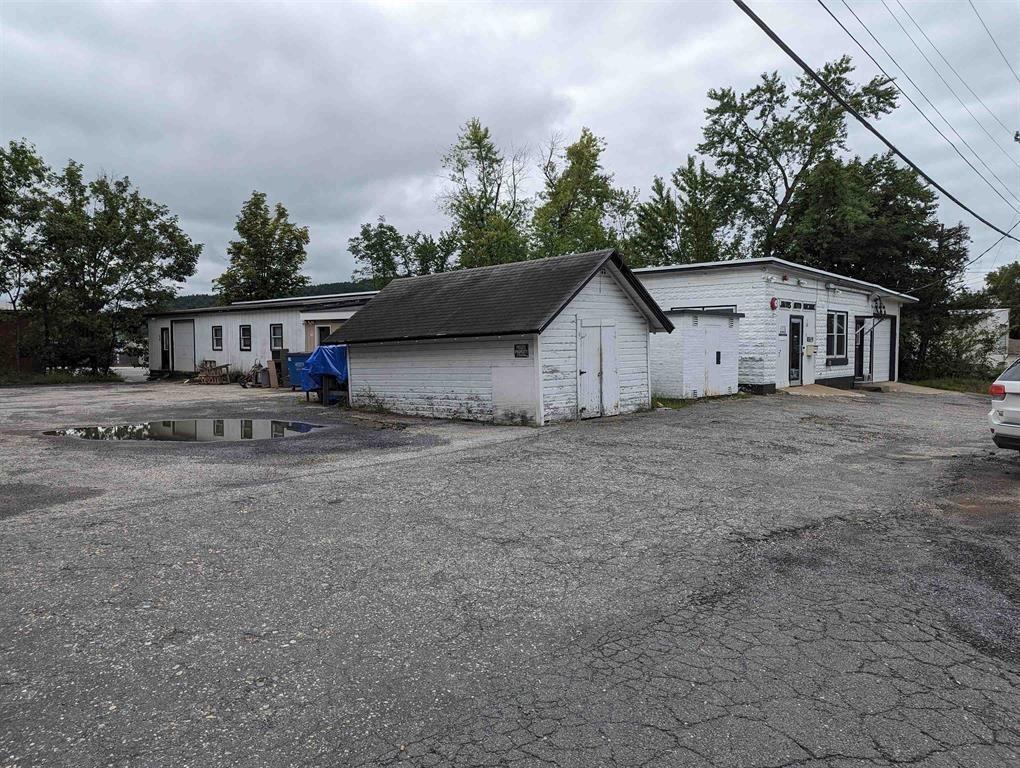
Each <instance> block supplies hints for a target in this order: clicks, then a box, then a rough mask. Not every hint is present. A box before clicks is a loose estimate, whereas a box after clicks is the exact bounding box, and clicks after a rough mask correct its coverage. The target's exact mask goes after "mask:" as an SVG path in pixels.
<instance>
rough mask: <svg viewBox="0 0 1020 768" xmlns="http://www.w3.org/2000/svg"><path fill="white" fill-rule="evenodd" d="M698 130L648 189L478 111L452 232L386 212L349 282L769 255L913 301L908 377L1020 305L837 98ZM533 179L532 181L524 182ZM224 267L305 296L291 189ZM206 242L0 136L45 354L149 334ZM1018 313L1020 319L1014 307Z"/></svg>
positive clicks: (302, 239) (767, 88) (98, 366)
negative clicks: (852, 144) (979, 280)
mask: <svg viewBox="0 0 1020 768" xmlns="http://www.w3.org/2000/svg"><path fill="white" fill-rule="evenodd" d="M821 75H822V77H823V78H824V79H825V80H826V82H828V83H829V84H830V85H831V86H832V87H833V88H834V89H836V90H837V91H838V92H839V93H840V94H841V96H842V97H843V98H844V99H845V100H846V101H847V102H848V103H850V104H851V105H852V106H853V107H854V108H855V109H856V110H857V111H858V112H860V113H861V114H863V115H865V116H867V117H869V118H871V119H873V120H875V119H879V118H881V117H882V116H883V115H886V114H889V113H890V112H892V111H893V110H894V109H895V107H896V94H895V91H894V89H893V87H892V85H891V84H890V83H888V82H887V81H886V80H884V79H881V78H874V79H872V80H869V81H867V82H863V83H858V82H855V81H854V79H853V66H852V62H851V61H850V59H849V58H848V57H843V58H840V59H838V60H836V61H833V62H830V63H828V64H826V65H825V66H824V67H823V68H822V70H821ZM708 98H709V107H708V108H707V109H706V112H705V122H704V126H703V128H702V136H701V141H700V142H699V143H698V144H697V145H696V147H695V151H694V152H693V153H691V154H690V155H688V156H687V157H686V158H685V159H684V162H682V163H680V164H679V166H678V167H677V168H675V169H674V170H672V171H671V172H668V173H663V174H662V175H658V176H655V177H654V178H653V179H652V180H651V183H650V185H649V192H648V194H647V196H645V197H644V198H642V196H641V194H640V193H639V191H638V190H636V189H627V188H624V187H622V186H620V185H618V184H617V183H616V181H615V177H614V174H613V173H611V172H610V171H608V170H607V169H606V168H605V167H604V162H603V158H604V153H605V151H606V142H605V140H604V139H603V138H602V137H599V136H597V135H596V134H595V133H594V132H592V131H591V130H589V129H588V128H583V129H582V130H581V132H580V135H579V136H578V137H577V138H576V140H574V141H572V142H571V143H567V142H566V141H565V140H564V139H563V138H562V137H556V138H554V139H552V140H550V141H549V143H548V144H547V145H546V146H545V147H543V148H542V149H541V151H531V152H529V151H524V150H521V149H519V148H518V149H515V148H513V147H505V146H500V144H499V143H498V142H497V141H496V139H495V138H494V137H493V135H492V133H491V131H490V130H489V128H488V127H486V126H485V125H483V124H482V122H481V121H480V120H478V119H471V120H469V121H468V122H467V123H465V124H464V125H463V126H462V128H461V130H460V132H459V133H458V135H457V137H456V140H455V141H454V143H453V144H452V146H451V147H450V149H449V150H448V151H447V152H446V153H445V154H444V155H443V156H442V157H441V158H440V162H441V166H442V168H443V171H444V173H445V176H446V186H445V189H444V190H443V192H442V194H441V195H440V196H439V197H438V199H437V205H438V208H439V211H440V212H441V213H442V214H443V215H444V216H445V217H446V219H447V221H448V226H447V227H446V228H445V229H444V230H443V231H440V232H438V233H425V232H421V231H417V232H414V233H402V232H400V231H399V230H398V229H397V228H396V227H394V226H393V225H392V224H390V223H389V222H387V220H386V218H385V216H384V215H380V216H379V217H378V219H377V220H375V221H373V222H368V223H365V224H363V225H361V227H360V230H359V231H358V233H357V234H356V235H354V236H353V237H351V238H350V240H349V241H348V249H349V251H350V253H351V255H352V256H353V257H354V259H355V263H356V271H355V273H354V275H353V276H352V280H353V281H354V282H356V283H357V284H359V285H373V286H375V287H382V286H384V285H385V284H386V283H388V282H389V281H390V280H392V279H394V278H398V277H407V276H413V275H421V274H431V273H435V272H442V271H446V270H450V269H458V268H469V267H478V266H486V265H490V264H501V263H507V262H513V261H520V260H524V259H534V258H544V257H547V256H555V255H559V254H563V253H571V252H579V251H589V250H597V249H602V248H617V249H619V250H620V251H621V252H622V253H623V254H624V256H625V258H626V260H627V261H628V263H630V264H631V265H632V266H658V265H668V264H682V263H690V262H697V261H713V260H719V259H733V258H743V257H752V256H778V257H782V258H787V259H790V260H793V261H797V262H799V263H802V264H805V265H807V266H814V267H819V268H822V269H827V270H831V271H834V272H837V273H840V274H845V275H847V276H850V277H856V278H860V279H864V280H867V281H870V282H876V283H880V284H882V285H885V286H886V287H889V288H892V289H894V290H897V291H901V292H905V293H911V294H913V295H916V296H917V297H918V298H919V299H921V301H920V303H919V304H918V305H916V306H910V307H907V308H906V309H905V311H904V316H903V320H902V331H903V335H902V353H903V355H902V356H903V360H902V371H903V374H904V375H905V376H908V377H910V376H914V377H924V376H928V375H932V374H936V373H937V374H945V373H947V372H950V371H947V368H953V371H956V370H958V369H961V368H967V369H968V370H971V369H973V368H974V367H975V366H977V365H978V363H979V360H978V358H979V357H980V355H979V354H978V353H974V354H971V355H970V356H969V357H968V355H966V354H963V355H962V357H961V354H962V353H961V349H960V346H959V344H955V345H954V344H953V343H950V342H951V340H952V339H954V338H957V339H958V338H959V335H960V332H961V331H962V330H965V329H966V327H967V326H968V325H971V324H973V320H972V319H970V318H972V315H967V314H966V313H960V312H957V311H956V310H958V309H961V308H966V307H974V306H979V305H980V304H981V302H985V303H988V302H992V303H997V304H1005V305H1006V306H1013V307H1017V306H1018V304H1020V264H1013V265H1008V266H1007V267H1004V268H1002V269H1000V270H998V271H997V272H995V273H992V274H991V275H989V276H988V292H987V293H981V294H973V293H968V292H967V291H965V290H963V289H962V288H961V282H962V279H963V277H964V274H965V268H966V264H967V258H968V244H969V233H968V230H967V228H966V227H965V226H964V225H963V224H956V225H953V226H945V225H943V224H942V223H941V222H940V221H939V220H938V217H937V213H938V208H937V199H936V197H935V194H934V193H933V192H932V191H931V190H930V189H929V188H928V187H926V186H925V185H924V184H923V183H922V181H921V180H920V179H919V178H918V176H917V175H916V174H915V173H914V172H913V171H912V170H910V169H907V168H903V167H901V166H900V165H899V164H898V163H897V162H896V161H895V159H894V158H893V157H891V156H890V155H888V154H876V155H873V156H870V157H859V156H853V155H851V153H850V150H849V147H848V143H847V133H848V125H847V116H846V113H845V111H844V109H843V107H842V106H841V105H839V104H838V103H837V102H835V101H834V100H833V99H832V98H831V97H830V96H829V94H828V93H826V92H825V91H824V90H823V89H821V88H820V87H818V85H817V84H816V83H815V82H814V81H813V80H811V79H809V78H807V77H801V78H799V79H797V80H795V81H793V82H787V81H785V80H784V79H783V78H781V77H780V76H779V74H778V73H774V72H773V73H765V74H763V75H762V76H761V77H760V78H759V80H758V81H757V82H756V83H755V84H754V85H753V86H752V87H751V88H749V89H748V90H746V91H744V92H737V91H735V90H734V89H732V88H718V89H712V90H710V91H709V92H708ZM534 179H537V184H533V180H534ZM235 231H236V233H237V237H236V239H234V240H231V241H230V243H229V244H228V247H227V253H228V255H229V257H230V264H229V266H228V268H227V269H226V270H225V271H224V273H223V274H222V275H220V276H219V277H218V278H216V280H215V281H214V283H213V285H214V289H215V291H216V300H217V301H219V302H220V303H229V302H231V301H237V300H246V299H248V300H250V299H264V298H272V297H276V296H289V295H297V294H300V293H303V292H307V291H308V290H309V279H308V277H307V276H306V275H304V274H303V273H302V267H303V265H304V262H305V258H306V249H307V246H308V243H309V239H310V238H309V231H308V228H307V227H303V226H299V225H297V224H295V223H294V222H292V221H291V220H290V216H289V213H288V211H287V209H286V208H285V207H284V206H283V205H282V204H281V203H275V204H273V205H270V202H269V200H268V198H267V196H266V195H265V194H264V193H262V192H259V191H255V192H253V193H252V195H251V197H250V198H249V199H248V200H247V201H246V202H245V203H244V204H243V206H242V208H241V211H240V213H239V214H238V216H237V219H236V221H235ZM201 250H202V246H201V245H200V244H196V243H193V242H192V241H191V240H190V238H189V237H188V236H187V235H186V234H185V233H184V232H183V230H182V229H181V227H180V224H179V221H178V219H177V217H176V216H174V215H173V214H172V213H171V212H170V211H169V210H168V209H167V207H166V206H164V205H162V204H159V203H156V202H154V201H152V200H150V199H148V198H146V197H144V196H143V195H142V194H141V193H140V192H139V191H138V190H137V189H136V188H135V187H134V186H133V185H132V184H131V182H130V180H129V179H128V178H126V177H125V178H112V177H109V176H107V175H102V174H101V175H99V176H97V177H96V178H95V179H94V180H92V181H86V179H85V176H84V171H83V168H82V166H81V165H80V164H78V163H75V162H74V161H70V162H69V163H68V164H67V165H66V167H65V168H63V169H62V170H59V171H53V170H51V169H50V168H49V167H48V166H47V165H46V164H45V162H44V161H43V160H42V158H41V157H39V155H38V154H37V152H36V151H35V149H34V147H32V145H31V144H29V143H28V142H27V141H24V140H22V141H11V142H10V143H9V144H8V146H6V147H0V292H2V293H4V294H6V295H7V297H8V298H9V300H10V303H11V304H12V305H13V307H14V309H15V311H16V312H24V313H26V314H28V315H30V316H31V317H32V318H33V321H34V322H33V323H32V324H31V329H32V330H31V333H30V338H26V339H24V340H23V346H24V347H25V348H26V349H28V350H29V351H30V352H32V353H34V354H37V355H38V356H39V357H40V358H41V359H43V360H44V362H45V364H46V365H48V366H57V367H68V368H78V367H86V368H89V369H92V370H103V369H104V368H105V367H107V366H108V365H109V361H110V359H111V357H112V354H113V352H114V351H115V350H117V349H118V348H120V347H121V346H122V345H123V343H124V342H125V341H126V340H127V339H129V338H131V337H132V336H134V337H136V338H137V337H140V335H141V334H140V329H141V328H142V323H141V318H142V316H143V315H144V313H146V312H150V311H153V310H154V309H157V308H160V307H165V306H168V303H169V302H170V301H172V300H173V297H174V296H175V294H176V291H177V289H178V287H179V286H180V284H182V283H183V282H184V281H185V280H186V279H187V278H188V277H190V276H191V275H193V274H194V272H195V269H196V266H197V262H198V257H199V255H200V253H201ZM1015 323H1016V324H1017V328H1016V329H1015V330H1017V331H1020V309H1018V311H1017V312H1016V318H1015Z"/></svg>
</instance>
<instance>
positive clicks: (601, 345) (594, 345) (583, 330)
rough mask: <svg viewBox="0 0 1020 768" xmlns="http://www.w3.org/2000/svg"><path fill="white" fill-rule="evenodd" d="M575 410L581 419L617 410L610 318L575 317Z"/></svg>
mask: <svg viewBox="0 0 1020 768" xmlns="http://www.w3.org/2000/svg"><path fill="white" fill-rule="evenodd" d="M577 410H578V416H579V417H580V418H582V419H592V418H595V417H597V416H615V415H617V414H618V413H619V412H620V377H619V371H618V369H617V364H616V324H615V322H614V321H613V320H586V319H582V318H578V319H577Z"/></svg>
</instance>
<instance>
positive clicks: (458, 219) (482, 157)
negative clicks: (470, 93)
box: [440, 118, 530, 267]
mask: <svg viewBox="0 0 1020 768" xmlns="http://www.w3.org/2000/svg"><path fill="white" fill-rule="evenodd" d="M442 165H443V168H445V169H446V172H447V174H448V178H449V180H450V186H449V188H448V189H447V191H446V192H445V193H444V195H443V196H442V198H441V199H440V207H441V209H442V211H443V212H444V213H446V214H447V215H448V216H450V218H451V219H453V230H454V232H456V237H457V243H458V249H459V251H460V265H461V266H463V267H479V266H485V265H487V264H503V263H506V262H511V261H521V260H522V259H525V258H527V256H528V238H527V234H526V232H525V229H526V224H527V217H528V210H529V208H530V202H529V201H528V200H527V199H526V198H524V197H522V196H521V190H520V182H521V178H522V176H523V173H524V168H525V156H524V154H523V153H521V152H514V153H511V154H510V155H509V156H506V155H504V154H503V152H501V151H500V150H499V148H498V147H497V146H496V144H495V142H494V141H493V140H492V136H491V135H490V133H489V129H488V128H486V127H484V126H483V125H482V124H481V122H480V121H479V120H478V119H477V118H472V119H471V120H469V121H468V122H467V123H466V124H465V125H464V128H463V129H462V130H461V133H460V135H459V136H458V137H457V142H456V143H455V144H454V145H453V147H452V148H451V149H450V151H449V152H448V153H447V154H446V155H445V156H444V157H443V159H442Z"/></svg>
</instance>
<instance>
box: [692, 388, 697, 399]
mask: <svg viewBox="0 0 1020 768" xmlns="http://www.w3.org/2000/svg"><path fill="white" fill-rule="evenodd" d="M697 396H698V390H696V389H692V390H691V397H697Z"/></svg>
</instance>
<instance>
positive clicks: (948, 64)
mask: <svg viewBox="0 0 1020 768" xmlns="http://www.w3.org/2000/svg"><path fill="white" fill-rule="evenodd" d="M896 5H898V6H899V7H900V9H901V10H902V11H903V12H904V13H905V14H907V18H908V19H910V20H911V21H912V22H913V24H914V26H915V27H917V31H918V32H920V33H921V34H922V35H923V36H924V39H925V40H927V41H928V45H930V46H931V47H932V48H934V49H935V53H937V54H938V55H939V58H940V59H942V61H944V62H945V64H946V66H947V67H949V69H950V71H952V73H953V74H954V75H956V78H957V79H958V80H959V81H960V82H961V83H963V87H964V88H966V89H967V90H968V91H970V95H971V96H973V97H974V98H975V99H977V101H978V104H980V105H981V106H982V107H984V108H985V112H987V113H988V114H989V115H991V116H992V119H993V120H994V121H995V122H997V123H998V124H999V125H1000V126H1002V130H1004V131H1005V132H1006V135H1010V130H1009V128H1008V127H1007V126H1006V124H1005V123H1003V122H1002V121H1001V120H1000V119H999V116H998V115H997V114H995V113H994V112H992V110H991V109H990V108H989V107H988V105H987V104H985V102H984V101H983V100H982V99H981V97H980V96H978V95H977V94H976V93H975V92H974V89H973V88H971V87H970V84H969V83H968V82H967V81H966V80H964V79H963V75H961V74H960V73H959V72H958V71H957V69H956V67H954V66H953V65H952V64H951V63H950V61H949V59H947V58H946V57H945V55H944V54H943V53H942V51H941V49H939V47H938V46H937V45H935V43H933V42H932V39H931V38H930V37H928V33H927V32H925V31H924V27H922V26H921V25H920V24H918V23H917V19H915V18H914V17H913V16H912V15H911V13H910V11H908V10H907V7H906V6H905V5H903V3H901V2H900V0H896Z"/></svg>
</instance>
